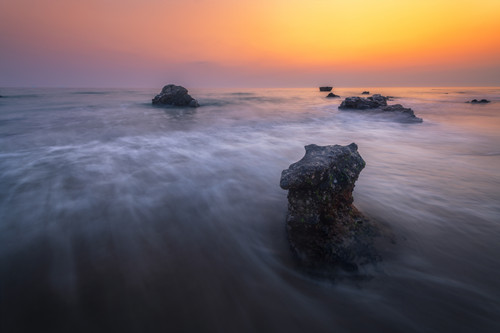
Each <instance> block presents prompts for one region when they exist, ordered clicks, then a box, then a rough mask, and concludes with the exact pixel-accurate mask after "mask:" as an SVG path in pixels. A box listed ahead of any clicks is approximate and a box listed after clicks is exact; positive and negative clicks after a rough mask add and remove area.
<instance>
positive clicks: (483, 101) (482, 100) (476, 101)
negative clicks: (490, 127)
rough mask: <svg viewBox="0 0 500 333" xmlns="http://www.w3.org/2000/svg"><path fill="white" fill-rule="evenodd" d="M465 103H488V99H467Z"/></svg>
mask: <svg viewBox="0 0 500 333" xmlns="http://www.w3.org/2000/svg"><path fill="white" fill-rule="evenodd" d="M467 103H471V104H486V103H490V101H488V100H487V99H481V100H477V99H473V100H472V101H469V102H467Z"/></svg>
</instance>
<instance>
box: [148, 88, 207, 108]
mask: <svg viewBox="0 0 500 333" xmlns="http://www.w3.org/2000/svg"><path fill="white" fill-rule="evenodd" d="M152 103H153V104H154V105H173V106H190V107H194V108H195V107H198V106H200V104H199V103H198V101H197V100H196V99H194V98H193V97H191V96H190V95H189V94H188V90H187V89H186V88H184V87H182V86H176V85H174V84H168V85H166V86H164V87H163V89H162V90H161V92H160V93H159V94H158V95H156V96H155V98H153V100H152Z"/></svg>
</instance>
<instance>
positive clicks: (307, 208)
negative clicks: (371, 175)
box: [280, 143, 379, 271]
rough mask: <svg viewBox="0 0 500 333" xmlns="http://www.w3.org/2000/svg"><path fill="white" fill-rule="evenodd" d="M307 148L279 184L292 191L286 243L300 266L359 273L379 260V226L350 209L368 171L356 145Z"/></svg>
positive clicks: (289, 192)
mask: <svg viewBox="0 0 500 333" xmlns="http://www.w3.org/2000/svg"><path fill="white" fill-rule="evenodd" d="M305 149H306V154H305V156H304V157H303V158H302V159H301V160H300V161H298V162H296V163H294V164H292V165H290V167H289V168H288V169H287V170H283V172H282V173H281V181H280V186H281V188H283V189H285V190H288V215H287V220H286V223H287V231H288V240H289V242H290V245H291V248H292V251H293V252H294V254H295V255H296V257H297V258H298V260H299V263H300V264H301V265H302V266H303V267H305V268H307V269H310V270H313V271H315V270H329V269H336V268H342V269H344V270H347V271H355V270H357V268H358V265H361V264H365V263H370V262H375V261H377V260H379V255H378V254H377V252H376V250H375V248H374V245H373V238H374V237H375V236H377V234H378V231H377V228H375V226H374V225H373V224H372V223H371V222H370V221H369V220H368V219H367V218H365V217H364V216H363V215H362V214H361V213H360V212H359V211H358V210H357V209H356V208H355V207H354V206H353V205H352V202H353V197H352V191H353V189H354V183H355V182H356V180H357V179H358V176H359V173H360V172H361V170H362V169H363V168H364V167H365V161H364V160H363V159H362V158H361V156H360V155H359V153H358V147H357V145H356V144H355V143H351V144H350V145H348V146H340V145H334V146H317V145H314V144H312V145H308V146H306V147H305Z"/></svg>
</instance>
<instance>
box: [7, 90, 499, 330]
mask: <svg viewBox="0 0 500 333" xmlns="http://www.w3.org/2000/svg"><path fill="white" fill-rule="evenodd" d="M363 90H370V92H372V93H380V94H383V95H390V96H394V99H393V100H392V101H390V102H389V104H396V103H399V104H402V105H404V106H405V107H411V108H412V109H413V110H414V111H415V113H416V115H417V116H418V117H421V118H423V120H424V121H423V123H420V124H409V123H402V122H399V121H397V119H394V118H392V117H390V116H387V115H380V114H379V115H372V114H363V113H359V112H350V111H340V110H338V105H339V104H340V102H341V99H329V98H325V96H326V94H327V93H321V92H319V91H318V89H317V88H304V89H190V94H191V95H192V96H193V97H195V98H197V99H198V100H199V102H200V104H201V105H202V106H201V107H200V108H170V107H154V106H152V105H151V98H152V97H153V96H154V95H155V94H156V93H158V91H159V89H138V90H133V89H129V90H123V89H106V90H104V89H14V88H3V89H0V94H1V95H2V96H4V97H3V98H0V331H2V332H29V331H37V332H114V331H119V332H159V331H169V332H406V333H409V332H500V321H499V318H500V280H499V277H500V260H499V257H500V88H446V87H441V88H430V87H421V88H363V89H361V88H359V89H357V88H343V89H340V88H339V89H334V93H336V94H338V95H340V96H342V98H344V97H348V96H361V92H362V91H363ZM474 98H476V99H482V98H486V99H488V100H491V101H492V102H491V103H489V104H484V105H475V104H469V103H465V102H466V101H470V100H471V99H474ZM351 142H355V143H356V144H357V145H358V147H359V153H360V154H361V156H362V157H363V159H364V160H365V161H366V167H365V169H364V170H363V171H362V172H361V174H360V177H359V180H358V181H357V183H356V187H355V191H354V200H355V201H354V204H355V205H356V206H357V207H358V209H359V210H361V211H362V212H363V213H364V214H365V215H366V216H368V217H370V218H371V219H373V220H376V221H379V222H380V223H381V224H383V225H384V226H385V227H386V228H387V229H388V230H390V232H391V233H392V235H393V237H394V240H395V243H394V244H388V245H387V244H386V246H385V248H384V249H382V250H383V252H384V258H383V261H382V262H380V263H379V264H378V265H377V266H376V267H367V268H362V273H363V274H366V275H368V276H369V278H367V279H363V280H352V279H338V280H334V281H332V280H318V279H314V278H312V277H310V276H307V275H305V274H303V273H302V272H301V271H300V270H298V269H297V268H296V267H295V264H294V261H293V258H292V256H291V253H290V250H289V246H288V242H287V239H286V229H285V217H286V211H287V198H286V195H287V193H286V191H284V190H282V189H281V188H280V187H279V180H280V175H281V171H282V170H283V169H286V168H287V167H288V166H289V165H290V164H291V163H294V162H296V161H298V160H299V159H300V158H302V156H303V155H304V152H305V151H304V146H305V145H308V144H312V143H314V144H318V145H333V144H341V145H346V144H350V143H351Z"/></svg>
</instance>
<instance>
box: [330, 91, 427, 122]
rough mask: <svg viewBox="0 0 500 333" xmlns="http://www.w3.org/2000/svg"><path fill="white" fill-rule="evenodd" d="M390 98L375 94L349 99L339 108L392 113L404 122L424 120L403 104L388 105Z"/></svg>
mask: <svg viewBox="0 0 500 333" xmlns="http://www.w3.org/2000/svg"><path fill="white" fill-rule="evenodd" d="M388 100H389V97H387V96H382V95H379V94H375V95H373V96H371V97H368V98H363V97H357V96H354V97H347V98H346V99H345V100H343V101H342V103H341V104H340V106H339V109H340V110H368V111H373V112H381V113H391V114H393V115H396V116H397V118H398V119H399V120H401V121H403V122H413V123H421V122H422V118H419V117H417V116H415V112H413V110H412V109H410V108H405V107H403V106H402V105H401V104H394V105H387V101H388Z"/></svg>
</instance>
